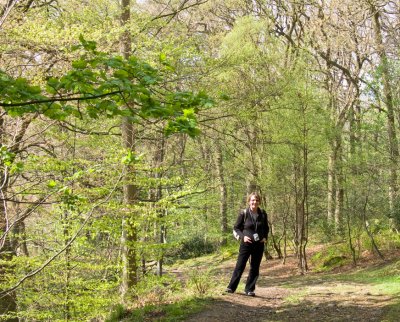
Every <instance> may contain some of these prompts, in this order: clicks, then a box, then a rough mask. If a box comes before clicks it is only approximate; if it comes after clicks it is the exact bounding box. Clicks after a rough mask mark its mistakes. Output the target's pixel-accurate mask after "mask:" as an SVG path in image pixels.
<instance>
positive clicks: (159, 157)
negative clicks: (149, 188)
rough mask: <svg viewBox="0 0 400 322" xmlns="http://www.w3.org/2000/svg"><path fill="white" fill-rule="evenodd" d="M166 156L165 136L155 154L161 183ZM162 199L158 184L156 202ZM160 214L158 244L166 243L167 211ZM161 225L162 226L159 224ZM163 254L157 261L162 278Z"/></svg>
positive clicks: (155, 163)
mask: <svg viewBox="0 0 400 322" xmlns="http://www.w3.org/2000/svg"><path fill="white" fill-rule="evenodd" d="M164 156H165V137H164V135H161V137H160V138H159V139H158V140H157V144H156V151H155V152H154V168H155V169H156V173H155V179H156V180H157V181H159V180H160V179H161V178H162V173H161V166H162V164H163V162H164ZM161 198H162V189H161V183H160V182H158V183H157V188H156V191H155V201H157V202H158V201H159V200H160V199H161ZM157 211H158V214H157V217H158V219H159V220H158V222H157V223H156V226H157V230H156V231H157V232H158V242H159V243H160V244H164V243H165V230H166V228H165V225H164V224H163V223H162V222H163V220H162V218H163V217H164V215H165V210H164V209H159V208H158V209H157ZM159 223H161V224H159ZM163 257H164V256H163V254H161V256H160V257H159V258H158V259H157V275H158V276H162V274H163Z"/></svg>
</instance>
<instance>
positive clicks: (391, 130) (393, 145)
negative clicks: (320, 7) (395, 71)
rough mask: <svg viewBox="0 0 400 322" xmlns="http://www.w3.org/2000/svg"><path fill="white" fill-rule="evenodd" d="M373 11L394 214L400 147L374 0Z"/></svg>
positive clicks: (395, 221)
mask: <svg viewBox="0 0 400 322" xmlns="http://www.w3.org/2000/svg"><path fill="white" fill-rule="evenodd" d="M369 3H370V7H371V12H372V14H373V24H374V31H375V42H376V46H377V52H378V55H379V58H380V63H381V69H382V81H383V84H382V85H383V95H384V102H385V105H386V110H387V127H388V137H389V149H390V179H389V205H390V209H391V213H392V214H394V209H395V208H396V203H397V202H398V201H397V198H398V190H399V189H398V183H397V176H398V174H397V171H398V160H399V148H398V142H397V141H398V140H397V134H396V124H395V111H394V105H395V103H394V98H393V89H392V86H391V84H390V72H389V66H388V57H387V54H386V51H385V44H384V42H383V36H382V26H381V14H380V12H379V9H378V8H377V7H376V6H375V4H374V3H373V1H370V2H369ZM396 215H397V214H395V216H393V217H392V220H391V225H392V228H393V229H394V230H396V231H397V232H399V231H400V222H399V221H400V220H399V218H398V215H397V216H396Z"/></svg>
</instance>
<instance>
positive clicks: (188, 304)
mask: <svg viewBox="0 0 400 322" xmlns="http://www.w3.org/2000/svg"><path fill="white" fill-rule="evenodd" d="M211 301H212V300H211V299H210V298H189V299H185V300H182V301H180V302H177V303H171V304H162V305H149V306H145V307H143V308H140V309H136V310H133V311H132V312H130V315H129V317H127V318H126V319H124V320H120V321H124V322H138V321H143V322H144V321H159V322H174V321H183V320H185V319H186V318H187V317H188V316H189V314H190V315H192V314H194V313H196V312H200V311H201V310H203V309H204V308H205V307H206V306H207V305H208V304H209V303H211ZM110 322H111V321H110Z"/></svg>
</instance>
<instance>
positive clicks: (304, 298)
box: [185, 253, 400, 322]
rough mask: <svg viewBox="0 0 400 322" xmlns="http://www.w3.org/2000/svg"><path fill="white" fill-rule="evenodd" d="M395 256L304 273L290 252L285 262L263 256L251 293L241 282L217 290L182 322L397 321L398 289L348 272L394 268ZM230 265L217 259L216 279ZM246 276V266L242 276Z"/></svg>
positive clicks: (368, 258) (224, 275)
mask: <svg viewBox="0 0 400 322" xmlns="http://www.w3.org/2000/svg"><path fill="white" fill-rule="evenodd" d="M399 256H400V253H391V254H390V255H389V256H388V257H386V261H385V262H383V261H382V260H378V259H376V258H374V257H373V256H365V258H364V259H363V260H362V261H360V262H359V263H358V266H357V267H353V266H352V265H346V266H342V267H340V268H338V269H336V270H333V271H330V272H329V273H313V272H312V270H310V272H308V273H307V274H305V275H300V274H299V273H298V270H297V261H296V259H295V258H294V257H288V258H287V260H286V263H285V264H283V263H282V260H279V259H273V260H268V261H263V262H262V264H261V273H260V278H259V280H258V283H257V288H256V297H248V296H246V295H244V294H243V291H242V289H241V288H243V284H240V285H239V288H238V290H237V292H236V293H234V294H223V292H221V294H216V296H215V297H214V298H213V300H212V301H211V303H210V304H209V305H208V306H207V307H206V308H205V309H203V310H202V311H201V312H198V313H196V314H194V315H192V316H190V317H189V318H187V319H186V320H185V321H186V322H206V321H207V322H225V321H226V322H236V321H238V322H239V321H240V322H243V321H252V322H257V321H259V322H266V321H307V322H311V321H318V322H319V321H340V322H346V321H369V322H373V321H387V322H392V321H393V322H395V321H400V314H399V313H400V296H399V295H400V294H399V292H398V289H396V290H394V291H392V292H390V291H388V289H387V288H386V289H385V284H384V283H383V284H382V283H374V282H373V280H371V281H365V280H363V279H357V277H355V278H354V277H352V276H353V275H352V274H360V273H359V272H360V271H361V274H364V273H363V272H367V273H368V271H369V270H371V269H372V270H380V271H382V269H383V272H384V268H385V267H390V264H391V263H392V265H393V263H395V267H396V270H397V266H399V265H400V261H398V259H399ZM234 264H235V262H233V261H229V262H226V261H225V262H222V263H221V264H220V267H219V272H220V274H221V276H220V277H221V279H220V280H221V281H225V282H226V281H228V280H229V278H230V275H231V273H232V271H233V268H234ZM388 265H389V266H388ZM381 274H382V273H381ZM384 274H385V273H383V275H384ZM246 276H247V268H246V271H245V273H244V274H243V277H242V280H245V278H246ZM356 276H357V275H356ZM344 277H345V278H344ZM357 281H358V282H357Z"/></svg>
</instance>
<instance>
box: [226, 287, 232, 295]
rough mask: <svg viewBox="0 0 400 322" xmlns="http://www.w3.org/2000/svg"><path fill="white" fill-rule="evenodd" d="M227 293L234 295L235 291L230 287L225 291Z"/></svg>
mask: <svg viewBox="0 0 400 322" xmlns="http://www.w3.org/2000/svg"><path fill="white" fill-rule="evenodd" d="M225 293H229V294H231V293H233V290H232V289H231V288H229V287H228V288H227V289H226V290H225Z"/></svg>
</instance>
